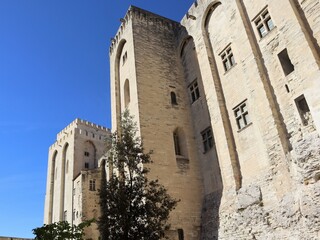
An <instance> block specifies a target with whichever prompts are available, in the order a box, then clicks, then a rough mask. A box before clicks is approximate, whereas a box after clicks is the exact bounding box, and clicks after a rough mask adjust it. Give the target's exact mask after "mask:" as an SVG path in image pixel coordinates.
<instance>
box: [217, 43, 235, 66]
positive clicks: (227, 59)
mask: <svg viewBox="0 0 320 240" xmlns="http://www.w3.org/2000/svg"><path fill="white" fill-rule="evenodd" d="M221 58H222V63H223V67H224V70H225V71H228V70H229V69H230V68H232V67H233V66H234V65H235V64H236V63H235V60H234V56H233V53H232V50H231V47H230V46H229V47H227V48H226V49H225V50H224V51H223V52H222V54H221Z"/></svg>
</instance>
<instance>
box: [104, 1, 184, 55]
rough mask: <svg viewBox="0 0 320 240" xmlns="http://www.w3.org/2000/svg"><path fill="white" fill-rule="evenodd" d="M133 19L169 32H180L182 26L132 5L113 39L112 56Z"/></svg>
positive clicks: (121, 20)
mask: <svg viewBox="0 0 320 240" xmlns="http://www.w3.org/2000/svg"><path fill="white" fill-rule="evenodd" d="M133 18H134V19H136V20H140V21H145V22H149V23H150V24H151V25H154V26H158V27H163V28H166V29H168V30H179V29H180V28H181V24H180V23H179V22H176V21H173V20H171V19H168V18H165V17H163V16H160V15H157V14H155V13H152V12H149V11H146V10H144V9H141V8H138V7H135V6H132V5H131V6H130V7H129V9H128V11H127V13H126V15H125V16H124V17H123V18H121V19H120V22H121V25H120V27H119V29H118V31H117V34H116V35H115V37H114V38H112V39H111V46H110V50H109V54H110V55H112V54H113V52H114V49H116V48H117V46H118V44H119V42H120V40H121V39H122V34H123V32H124V31H125V29H126V26H127V25H128V24H129V22H130V21H131V20H132V19H133Z"/></svg>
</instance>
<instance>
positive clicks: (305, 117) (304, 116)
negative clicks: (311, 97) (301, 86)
mask: <svg viewBox="0 0 320 240" xmlns="http://www.w3.org/2000/svg"><path fill="white" fill-rule="evenodd" d="M295 102H296V106H297V108H298V111H299V114H300V118H301V120H302V124H303V125H305V126H306V125H308V124H309V122H310V120H311V118H312V117H311V112H310V109H309V106H308V103H307V100H306V99H305V97H304V95H301V96H300V97H298V98H297V99H296V100H295Z"/></svg>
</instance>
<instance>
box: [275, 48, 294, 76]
mask: <svg viewBox="0 0 320 240" xmlns="http://www.w3.org/2000/svg"><path fill="white" fill-rule="evenodd" d="M278 58H279V60H280V63H281V67H282V70H283V72H284V75H286V76H287V75H288V74H290V73H292V72H293V71H294V65H293V64H292V62H291V60H290V58H289V55H288V51H287V49H286V48H285V49H284V50H282V51H281V52H280V53H279V54H278Z"/></svg>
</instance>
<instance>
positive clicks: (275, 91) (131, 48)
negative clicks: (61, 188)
mask: <svg viewBox="0 0 320 240" xmlns="http://www.w3.org/2000/svg"><path fill="white" fill-rule="evenodd" d="M319 42H320V3H319V0H281V1H279V0H221V1H217V0H198V1H196V2H195V3H194V4H193V5H192V6H191V7H190V9H189V11H188V13H187V14H186V15H185V16H184V17H183V19H182V20H181V22H180V23H179V22H175V21H172V20H170V19H167V18H165V17H162V16H159V15H156V14H154V13H151V12H148V11H145V10H142V9H140V8H137V7H134V6H131V7H130V8H129V10H128V12H127V13H126V15H125V16H124V17H123V18H122V19H121V25H120V28H119V30H118V32H117V34H116V36H115V37H114V38H113V39H112V43H111V47H110V72H111V98H112V126H113V130H115V129H117V127H118V125H119V118H120V115H121V112H123V110H124V109H126V108H128V109H129V111H130V112H131V114H132V115H134V116H135V120H136V122H137V123H138V127H139V134H140V135H141V137H142V139H143V141H144V146H145V149H146V150H152V151H153V154H152V159H153V162H154V163H153V164H152V166H151V172H150V177H151V178H158V179H159V180H160V182H161V183H162V184H163V185H165V186H166V187H167V188H168V189H169V193H170V194H171V195H172V196H173V197H175V198H177V199H181V202H179V204H178V206H177V208H176V209H175V210H174V212H173V213H172V214H171V219H170V222H171V226H172V231H173V232H172V233H173V235H172V239H179V240H182V239H185V240H196V239H206V240H207V239H319V238H320V234H319V232H320V218H319V216H320V181H319V179H320V138H319V129H320V94H319V90H320V71H319V67H320V51H319ZM62 212H63V211H62Z"/></svg>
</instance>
